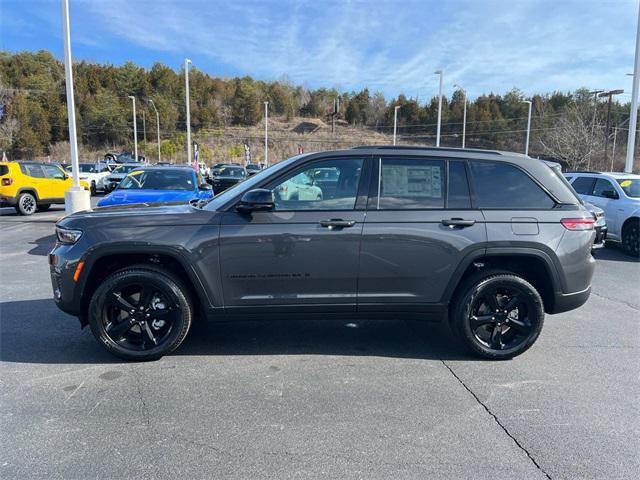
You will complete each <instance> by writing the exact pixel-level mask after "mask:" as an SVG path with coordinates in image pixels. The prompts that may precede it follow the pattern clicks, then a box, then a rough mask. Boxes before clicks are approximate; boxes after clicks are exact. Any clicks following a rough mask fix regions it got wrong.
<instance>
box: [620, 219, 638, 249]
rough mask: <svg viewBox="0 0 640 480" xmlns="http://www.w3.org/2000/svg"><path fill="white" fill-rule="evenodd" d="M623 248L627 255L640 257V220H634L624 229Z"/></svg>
mask: <svg viewBox="0 0 640 480" xmlns="http://www.w3.org/2000/svg"><path fill="white" fill-rule="evenodd" d="M622 249H623V250H624V251H625V253H626V254H627V255H630V256H632V257H640V221H638V220H632V221H630V222H629V223H627V224H626V225H625V226H624V228H623V229H622Z"/></svg>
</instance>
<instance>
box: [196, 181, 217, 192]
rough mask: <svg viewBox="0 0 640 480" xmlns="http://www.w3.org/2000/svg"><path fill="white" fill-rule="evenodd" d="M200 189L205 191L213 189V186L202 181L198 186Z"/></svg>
mask: <svg viewBox="0 0 640 480" xmlns="http://www.w3.org/2000/svg"><path fill="white" fill-rule="evenodd" d="M198 190H202V191H203V192H206V191H211V190H213V187H212V186H211V185H209V184H208V183H202V184H200V185H199V186H198Z"/></svg>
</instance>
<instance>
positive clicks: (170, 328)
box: [89, 266, 192, 360]
mask: <svg viewBox="0 0 640 480" xmlns="http://www.w3.org/2000/svg"><path fill="white" fill-rule="evenodd" d="M191 319H192V308H191V305H190V303H189V300H188V297H187V294H186V289H185V288H184V286H183V285H182V284H181V282H180V281H179V280H177V279H176V278H174V277H173V276H172V275H171V274H170V273H169V272H165V271H162V270H159V269H158V270H156V269H154V268H153V267H146V266H144V267H140V268H135V267H134V268H131V269H127V270H122V271H120V272H116V273H115V274H112V275H111V276H110V277H108V278H107V280H106V281H105V282H104V283H103V284H102V285H101V286H100V287H99V288H98V289H97V290H96V292H95V293H94V295H93V298H92V300H91V305H90V316H89V323H90V325H91V330H92V332H93V334H94V335H95V336H96V338H97V339H98V340H99V341H100V342H101V343H102V344H103V345H104V346H105V347H106V348H107V349H108V350H109V351H111V352H112V353H114V354H115V355H117V356H119V357H121V358H125V359H127V360H153V359H157V358H160V357H161V356H163V355H165V354H167V353H169V352H171V351H173V350H174V349H175V348H177V347H178V346H179V345H180V343H182V341H183V340H184V338H185V336H186V335H187V332H188V330H189V327H190V325H191Z"/></svg>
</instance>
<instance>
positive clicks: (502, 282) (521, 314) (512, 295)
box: [454, 274, 544, 359]
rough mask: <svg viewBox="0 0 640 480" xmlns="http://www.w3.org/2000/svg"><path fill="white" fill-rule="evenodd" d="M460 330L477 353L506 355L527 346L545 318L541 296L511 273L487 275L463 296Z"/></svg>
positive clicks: (538, 332)
mask: <svg viewBox="0 0 640 480" xmlns="http://www.w3.org/2000/svg"><path fill="white" fill-rule="evenodd" d="M454 321H456V322H457V323H458V325H457V332H458V333H459V334H460V336H461V337H462V339H463V341H464V342H465V343H466V344H467V346H468V347H470V348H471V350H473V351H474V352H475V353H478V354H480V355H481V356H483V357H485V358H492V359H507V358H512V357H514V356H516V355H519V354H520V353H522V352H524V351H525V350H527V349H528V348H529V347H530V346H531V345H533V343H534V342H535V341H536V339H537V338H538V335H539V334H540V331H541V329H542V324H543V322H544V308H543V305H542V299H541V297H540V295H539V293H538V292H537V291H536V289H535V288H534V287H533V286H532V285H531V284H530V283H529V282H527V281H526V280H525V279H523V278H521V277H519V276H516V275H512V274H499V275H493V276H489V277H486V278H484V279H482V280H480V281H477V282H475V283H473V284H472V285H471V288H470V289H469V290H468V291H467V293H466V295H464V297H463V298H462V301H461V305H460V308H459V309H458V312H457V317H456V318H455V319H454Z"/></svg>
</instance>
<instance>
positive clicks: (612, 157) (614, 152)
mask: <svg viewBox="0 0 640 480" xmlns="http://www.w3.org/2000/svg"><path fill="white" fill-rule="evenodd" d="M617 137H618V127H614V129H613V152H612V153H611V171H612V172H613V171H614V170H613V161H614V160H615V159H616V138H617Z"/></svg>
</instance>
